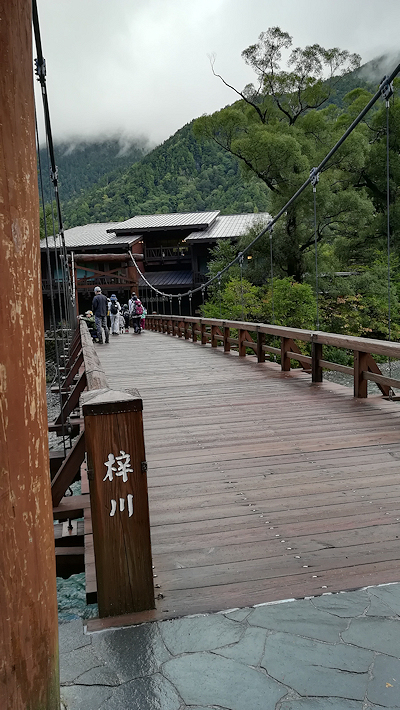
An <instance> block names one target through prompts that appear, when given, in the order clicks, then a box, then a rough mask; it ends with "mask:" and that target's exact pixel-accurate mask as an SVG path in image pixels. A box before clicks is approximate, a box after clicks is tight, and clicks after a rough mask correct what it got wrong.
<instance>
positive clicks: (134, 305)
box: [129, 293, 143, 335]
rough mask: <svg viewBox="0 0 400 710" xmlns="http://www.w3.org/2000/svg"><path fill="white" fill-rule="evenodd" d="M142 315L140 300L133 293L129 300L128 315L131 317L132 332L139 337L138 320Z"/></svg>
mask: <svg viewBox="0 0 400 710" xmlns="http://www.w3.org/2000/svg"><path fill="white" fill-rule="evenodd" d="M142 313H143V306H142V302H141V301H140V299H139V298H138V297H137V296H136V293H133V294H132V296H131V298H130V299H129V315H130V317H131V321H132V325H133V330H134V331H135V333H138V334H139V335H140V332H141V329H140V319H141V317H142Z"/></svg>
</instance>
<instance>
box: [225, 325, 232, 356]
mask: <svg viewBox="0 0 400 710" xmlns="http://www.w3.org/2000/svg"><path fill="white" fill-rule="evenodd" d="M230 332H231V329H230V328H229V327H228V326H224V353H230V351H231V344H230V342H229V337H230Z"/></svg>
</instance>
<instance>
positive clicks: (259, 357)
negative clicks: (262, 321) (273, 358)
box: [257, 331, 265, 362]
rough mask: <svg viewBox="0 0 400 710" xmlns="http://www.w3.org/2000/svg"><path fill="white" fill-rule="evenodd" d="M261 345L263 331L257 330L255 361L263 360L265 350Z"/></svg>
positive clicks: (263, 336) (263, 337) (262, 343)
mask: <svg viewBox="0 0 400 710" xmlns="http://www.w3.org/2000/svg"><path fill="white" fill-rule="evenodd" d="M263 345H265V333H260V331H257V362H265V350H264V349H263Z"/></svg>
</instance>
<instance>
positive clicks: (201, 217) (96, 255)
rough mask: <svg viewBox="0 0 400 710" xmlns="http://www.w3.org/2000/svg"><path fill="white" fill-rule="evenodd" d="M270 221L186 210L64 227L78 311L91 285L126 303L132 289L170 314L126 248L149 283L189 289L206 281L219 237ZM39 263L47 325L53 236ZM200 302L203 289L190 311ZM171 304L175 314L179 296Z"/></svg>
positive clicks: (54, 275) (56, 275) (168, 289)
mask: <svg viewBox="0 0 400 710" xmlns="http://www.w3.org/2000/svg"><path fill="white" fill-rule="evenodd" d="M269 219H270V216H269V215H268V214H267V213H255V214H237V215H221V214H220V213H219V211H213V212H190V213H189V212H188V213H174V214H155V215H138V216H135V217H132V218H131V219H128V220H126V221H125V222H106V223H101V224H86V225H85V226H82V227H73V228H72V229H67V230H66V231H65V233H64V235H65V246H66V251H67V256H68V268H69V269H70V273H71V280H72V283H73V288H74V290H75V300H76V301H77V303H78V312H79V313H81V314H82V313H84V312H85V311H86V310H88V309H90V308H91V304H92V299H93V289H94V287H95V286H100V287H101V289H102V291H103V293H104V294H105V295H107V296H110V295H111V294H112V293H115V294H116V296H117V298H118V300H119V302H120V303H121V304H123V303H127V302H128V300H129V297H130V294H131V293H132V292H133V291H135V292H136V293H137V294H138V295H139V297H140V299H141V300H142V301H143V303H145V305H146V307H147V309H148V311H149V312H152V311H154V310H158V309H160V312H163V308H166V310H165V312H166V313H169V307H170V305H169V302H168V304H165V303H163V304H162V302H161V301H158V300H157V298H156V295H155V293H154V291H152V289H151V288H149V287H148V285H147V284H146V282H145V281H144V280H143V278H141V277H140V275H139V274H138V272H137V270H136V268H135V266H134V264H133V262H132V260H131V258H130V255H129V252H132V255H133V257H134V259H135V261H136V262H137V264H138V267H139V269H140V271H141V272H142V273H143V275H144V276H145V279H146V281H147V282H148V283H149V284H151V285H152V286H154V287H155V288H157V289H158V290H159V291H162V292H165V293H172V294H179V293H187V292H188V291H190V290H192V289H195V288H197V287H198V286H201V284H202V283H204V282H205V281H206V280H207V276H206V274H207V268H208V261H209V258H210V249H211V248H212V247H214V246H215V245H216V243H217V242H218V241H219V240H220V239H233V240H235V239H237V238H238V237H240V236H242V235H243V234H245V233H246V232H247V231H248V229H249V228H250V227H252V226H254V225H255V224H258V223H263V224H265V222H266V221H267V220H269ZM58 244H59V240H57V245H58ZM41 261H42V285H43V301H44V314H45V324H46V327H47V326H48V324H49V321H50V313H51V308H50V305H51V304H50V293H51V288H50V280H51V281H52V287H53V291H54V292H55V293H57V289H58V284H59V283H61V280H62V264H61V261H60V256H59V254H58V253H57V252H56V251H55V248H54V240H53V238H52V237H51V238H50V239H49V255H48V254H47V249H46V243H45V240H44V239H43V240H42V242H41ZM49 261H50V269H49V267H48V264H49ZM49 271H50V272H51V273H49ZM201 300H202V297H201V292H198V293H197V294H195V295H194V296H193V300H192V308H193V313H194V312H195V310H196V309H197V308H198V306H199V305H200V303H201ZM172 304H173V312H174V313H175V314H177V313H178V300H177V299H173V302H172ZM181 308H182V315H185V314H186V315H188V314H189V311H188V308H189V299H188V298H184V299H182V302H181ZM56 317H57V314H56Z"/></svg>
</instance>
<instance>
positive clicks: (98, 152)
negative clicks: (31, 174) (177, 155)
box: [40, 139, 146, 202]
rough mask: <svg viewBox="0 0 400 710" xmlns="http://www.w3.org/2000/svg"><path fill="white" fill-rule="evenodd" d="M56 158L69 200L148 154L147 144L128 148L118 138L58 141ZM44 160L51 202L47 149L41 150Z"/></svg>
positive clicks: (62, 190)
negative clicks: (70, 141) (73, 141)
mask: <svg viewBox="0 0 400 710" xmlns="http://www.w3.org/2000/svg"><path fill="white" fill-rule="evenodd" d="M54 153H55V160H56V165H57V167H58V182H59V187H60V195H61V199H62V200H63V201H64V202H66V201H68V200H70V199H71V198H72V197H74V196H76V195H80V194H81V193H82V191H85V190H88V189H90V188H91V187H92V186H93V185H95V184H96V183H99V182H101V180H103V179H105V180H106V181H107V179H108V178H107V177H106V176H107V175H109V174H110V175H111V174H115V175H119V174H120V173H121V172H122V171H124V170H126V169H127V168H128V167H130V166H131V165H132V164H133V163H136V161H138V160H140V159H141V158H142V157H143V156H144V155H145V153H146V147H145V144H144V143H142V144H141V143H139V142H137V143H132V144H130V145H128V146H127V147H126V148H125V149H123V148H121V144H120V143H119V142H118V140H114V139H110V140H105V141H95V142H88V141H78V142H75V143H56V144H55V146H54ZM40 162H41V166H42V172H43V189H44V195H45V202H49V201H50V199H51V198H50V194H51V188H50V186H49V174H50V170H49V163H48V158H47V151H46V148H41V150H40Z"/></svg>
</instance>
